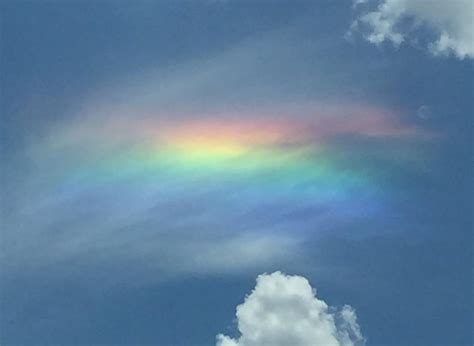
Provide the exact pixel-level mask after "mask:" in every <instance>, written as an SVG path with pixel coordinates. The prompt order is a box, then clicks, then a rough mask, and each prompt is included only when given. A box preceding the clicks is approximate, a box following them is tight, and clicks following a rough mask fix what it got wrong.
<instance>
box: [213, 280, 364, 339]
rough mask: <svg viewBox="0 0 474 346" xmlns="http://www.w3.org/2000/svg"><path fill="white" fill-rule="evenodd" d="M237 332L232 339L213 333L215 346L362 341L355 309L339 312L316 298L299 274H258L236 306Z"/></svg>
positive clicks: (344, 309) (347, 308)
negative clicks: (215, 341) (242, 299)
mask: <svg viewBox="0 0 474 346" xmlns="http://www.w3.org/2000/svg"><path fill="white" fill-rule="evenodd" d="M237 322H238V328H239V331H240V333H241V336H240V337H239V338H236V339H233V338H231V337H228V336H225V335H223V334H219V335H217V346H268V345H271V346H289V345H291V346H318V345H324V346H354V345H363V344H364V343H365V340H364V338H363V336H362V334H361V332H360V328H359V325H358V324H357V320H356V314H355V311H354V310H353V309H352V308H351V307H350V306H348V305H346V306H344V307H343V308H342V309H341V310H340V311H336V310H335V309H333V308H330V307H328V305H327V304H326V303H325V302H324V301H323V300H320V299H318V298H317V297H316V291H315V289H313V288H312V287H311V285H310V284H309V282H308V280H307V279H306V278H304V277H302V276H296V275H295V276H290V275H285V274H283V273H281V272H278V271H277V272H275V273H273V274H262V275H259V276H258V277H257V285H256V286H255V289H254V290H253V291H252V293H251V294H250V295H249V296H247V298H246V299H245V302H244V303H243V304H241V305H239V306H237Z"/></svg>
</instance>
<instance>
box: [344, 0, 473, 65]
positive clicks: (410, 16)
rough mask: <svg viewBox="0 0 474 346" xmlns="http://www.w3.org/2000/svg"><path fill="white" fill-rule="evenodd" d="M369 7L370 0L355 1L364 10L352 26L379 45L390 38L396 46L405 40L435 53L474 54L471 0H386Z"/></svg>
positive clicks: (465, 56) (471, 55) (459, 55)
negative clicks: (374, 6) (424, 46)
mask: <svg viewBox="0 0 474 346" xmlns="http://www.w3.org/2000/svg"><path fill="white" fill-rule="evenodd" d="M366 3H367V4H366ZM367 6H368V2H366V1H362V2H361V1H358V2H356V3H355V7H356V8H361V9H362V12H361V14H360V15H359V17H358V19H357V20H356V21H354V22H353V24H352V27H351V28H352V31H361V32H362V33H363V35H364V37H365V38H366V39H367V40H368V41H369V42H371V43H374V44H377V45H378V44H381V43H383V42H386V41H387V42H391V43H393V45H395V46H396V47H398V46H400V45H401V44H402V43H405V42H408V43H411V44H416V45H419V44H422V45H425V44H426V47H427V48H428V49H429V51H430V52H431V53H432V54H433V55H449V54H454V55H455V56H457V57H458V58H460V59H464V58H473V57H474V15H473V13H474V6H473V2H472V1H471V0H452V1H436V0H433V1H427V0H383V1H380V2H378V6H377V7H376V8H375V9H373V8H372V9H370V10H369V9H368V8H367ZM423 30H427V31H428V33H427V32H424V31H423ZM424 36H426V37H427V38H425V39H424V38H423V37H424ZM424 41H426V43H425V42H424Z"/></svg>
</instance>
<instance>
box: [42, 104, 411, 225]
mask: <svg viewBox="0 0 474 346" xmlns="http://www.w3.org/2000/svg"><path fill="white" fill-rule="evenodd" d="M354 112H355V113H357V112H356V111H354V110H352V114H351V116H344V115H340V114H336V115H334V114H328V115H325V116H321V115H317V116H304V117H303V116H301V117H297V116H285V117H274V118H272V117H269V116H258V115H251V116H249V115H248V114H246V115H244V116H240V117H236V116H228V117H216V116H194V117H192V118H179V117H176V118H164V117H162V116H161V117H160V116H149V117H136V118H134V119H135V120H134V121H133V122H131V121H130V119H131V117H129V116H128V117H123V118H121V117H117V116H116V117H114V118H112V119H111V120H110V121H103V122H102V123H100V124H98V123H97V121H96V120H95V121H92V122H88V121H84V122H83V123H82V124H80V125H76V126H73V127H68V128H64V129H63V130H62V131H60V132H59V133H58V135H57V136H56V137H54V138H52V139H51V141H50V143H49V144H47V145H43V147H44V152H45V153H46V155H43V157H46V159H45V161H46V162H47V165H48V166H49V167H55V166H56V167H59V168H58V169H57V170H56V174H55V175H54V178H53V179H54V184H53V186H54V189H55V191H56V194H60V195H61V196H69V197H70V198H74V196H76V197H77V196H87V200H88V203H91V204H94V203H95V202H94V201H103V198H98V196H101V195H102V194H107V198H109V199H120V200H122V201H124V203H134V204H136V205H140V204H143V208H147V207H149V205H150V203H153V201H156V200H159V201H164V203H166V201H167V200H168V199H169V198H171V197H174V198H176V196H178V197H179V198H183V199H186V198H188V199H193V198H197V199H199V197H196V196H197V195H199V193H198V191H199V192H202V191H212V193H213V194H214V195H218V196H219V198H220V200H222V199H223V200H230V199H232V201H233V202H232V203H234V204H235V203H241V204H242V205H250V206H251V207H249V208H257V207H258V206H259V205H261V204H266V203H272V202H275V203H280V204H281V203H283V204H284V205H287V206H289V207H291V208H294V207H295V206H302V208H304V207H307V206H323V207H327V206H333V207H338V206H339V207H341V206H346V207H347V206H351V205H352V206H356V205H361V204H363V205H365V206H367V208H366V209H367V210H368V209H370V208H369V205H372V206H382V205H383V203H384V199H385V198H386V193H385V186H384V184H386V182H383V180H381V179H378V177H377V170H374V168H373V167H369V165H364V162H360V160H364V159H363V157H364V155H361V152H360V151H361V150H362V149H361V148H359V147H357V146H353V145H352V144H349V145H343V146H341V145H340V141H338V139H340V138H344V137H357V138H361V137H363V138H371V139H375V140H379V141H381V142H384V141H386V140H387V138H394V139H396V140H397V141H399V142H400V141H401V142H403V141H405V140H406V139H411V138H417V137H420V136H419V135H420V133H419V131H418V130H417V129H416V128H413V127H408V126H404V125H402V124H400V123H399V122H398V121H397V117H396V116H393V115H390V114H389V115H387V114H386V113H381V112H375V111H360V112H359V113H357V114H354ZM394 150H395V152H398V153H399V154H400V151H407V149H406V148H405V147H403V146H400V147H397V148H395V149H394ZM408 150H410V148H408ZM402 154H403V155H397V156H402V157H403V156H404V155H405V154H406V153H405V152H403V153H402ZM407 155H408V154H407ZM407 155H405V156H407ZM36 156H37V155H36ZM361 158H362V159H361ZM71 196H72V197H71ZM236 201H237V202H236ZM97 203H99V202H97ZM203 203H204V202H203ZM205 203H209V206H208V207H209V208H210V209H212V208H213V207H215V206H214V205H213V204H212V201H210V202H209V201H208V200H206V201H205ZM135 207H136V206H135ZM219 207H222V206H219ZM354 210H357V212H359V211H360V208H357V209H354ZM216 217H219V216H218V215H216Z"/></svg>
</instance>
